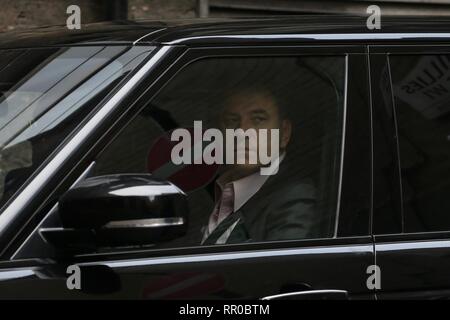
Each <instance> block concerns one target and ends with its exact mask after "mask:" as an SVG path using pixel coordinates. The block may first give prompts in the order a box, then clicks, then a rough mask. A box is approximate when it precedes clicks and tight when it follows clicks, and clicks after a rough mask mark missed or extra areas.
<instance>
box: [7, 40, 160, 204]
mask: <svg viewBox="0 0 450 320" xmlns="http://www.w3.org/2000/svg"><path fill="white" fill-rule="evenodd" d="M152 51H153V48H151V47H131V48H130V47H125V46H79V47H66V48H36V49H13V50H0V208H1V207H2V206H3V205H4V204H5V203H6V202H7V201H8V200H9V199H11V197H12V196H13V195H14V194H15V193H16V192H17V190H18V189H19V188H20V187H21V186H23V185H24V184H25V182H26V181H27V179H28V178H29V177H30V176H31V175H32V174H33V172H34V171H36V169H37V168H38V167H39V165H41V164H42V162H43V161H44V160H45V159H46V158H47V157H48V156H49V155H50V154H51V152H52V151H54V150H55V148H56V147H57V146H58V145H59V144H60V143H61V142H62V140H63V139H64V138H65V137H66V136H67V135H68V134H69V133H70V132H71V131H72V130H73V129H74V128H75V126H76V125H77V124H79V123H80V121H81V120H82V119H83V118H84V117H85V116H86V115H87V114H88V113H89V112H90V111H91V110H92V109H93V108H94V107H95V106H96V105H98V103H99V102H100V101H101V100H102V99H103V98H105V96H106V95H107V94H108V93H109V92H110V91H111V90H112V89H113V88H114V87H115V86H116V85H117V84H118V82H119V81H120V80H121V79H122V78H123V77H124V76H125V75H126V74H127V73H129V72H130V71H132V70H133V69H134V68H135V67H136V66H138V65H139V63H141V62H142V61H143V59H144V58H146V57H147V56H148V55H149V54H150V53H151V52H152ZM0 212H1V211H0Z"/></svg>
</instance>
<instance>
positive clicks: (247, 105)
mask: <svg viewBox="0 0 450 320" xmlns="http://www.w3.org/2000/svg"><path fill="white" fill-rule="evenodd" d="M220 126H221V129H222V131H223V133H224V136H226V135H225V129H242V130H244V131H246V130H248V129H255V130H256V133H257V140H256V141H255V142H256V143H249V140H246V141H245V142H246V143H245V150H243V149H239V148H238V146H237V144H236V143H235V148H234V152H235V156H236V157H241V158H244V157H245V164H235V165H232V166H231V167H233V168H234V169H235V170H242V171H245V172H248V173H250V172H253V171H256V170H257V169H258V168H259V167H261V163H260V161H259V160H260V159H259V152H258V151H259V148H258V146H260V145H261V144H260V143H264V144H266V146H267V150H268V154H269V155H270V154H272V150H271V134H270V129H278V130H279V146H280V150H279V153H280V152H282V151H283V150H284V149H285V148H286V146H287V144H288V143H289V138H290V134H291V123H290V121H289V120H286V119H281V117H280V111H279V107H278V105H277V103H276V101H275V100H274V98H273V97H272V96H271V95H270V94H268V93H264V92H246V93H239V94H236V95H233V96H231V97H229V98H228V99H227V100H226V101H225V106H224V108H223V111H222V113H221V116H220ZM259 129H267V141H264V142H262V140H261V141H260V140H259ZM227 143H229V142H228V141H227ZM225 150H226V148H225ZM252 153H253V156H254V157H256V158H257V163H256V164H250V154H252Z"/></svg>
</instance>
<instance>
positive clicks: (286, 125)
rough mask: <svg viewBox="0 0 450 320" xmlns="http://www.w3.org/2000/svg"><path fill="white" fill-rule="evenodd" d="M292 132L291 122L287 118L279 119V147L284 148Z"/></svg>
mask: <svg viewBox="0 0 450 320" xmlns="http://www.w3.org/2000/svg"><path fill="white" fill-rule="evenodd" d="M291 134H292V123H291V121H290V120H288V119H284V120H282V121H281V139H280V149H286V147H287V145H288V144H289V140H290V139H291Z"/></svg>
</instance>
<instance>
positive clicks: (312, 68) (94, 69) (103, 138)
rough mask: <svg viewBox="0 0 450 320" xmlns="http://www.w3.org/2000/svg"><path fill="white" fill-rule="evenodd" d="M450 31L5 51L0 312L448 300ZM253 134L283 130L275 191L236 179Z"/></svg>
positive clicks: (360, 26)
mask: <svg viewBox="0 0 450 320" xmlns="http://www.w3.org/2000/svg"><path fill="white" fill-rule="evenodd" d="M448 30H450V20H445V19H438V18H424V17H422V18H420V19H419V18H382V21H381V29H374V30H369V29H368V28H367V26H366V18H365V17H344V16H342V17H338V16H320V17H317V16H304V17H284V18H267V19H264V18H259V19H228V20H227V19H222V20H203V21H201V22H199V21H195V20H194V21H174V22H148V23H143V22H142V23H117V24H97V25H95V24H94V25H86V26H83V27H82V29H81V30H67V29H66V28H64V27H60V28H59V27H58V28H57V27H49V28H41V29H36V30H33V31H20V32H9V33H4V34H1V35H0V298H1V299H30V298H38V299H42V298H48V299H90V298H113V299H115V298H136V299H141V298H144V299H287V298H288V299H347V298H348V299H391V298H395V299H397V298H420V299H437V298H448V297H450V271H449V270H450V240H449V237H450V33H449V32H448ZM238 129H243V130H242V131H244V129H245V130H247V129H258V130H260V131H258V132H259V133H261V132H264V133H267V132H269V131H270V133H272V132H276V134H277V136H271V138H270V139H269V140H270V143H276V145H275V146H279V149H278V148H277V149H275V148H274V147H273V146H274V144H271V146H272V147H271V148H269V149H270V151H271V152H272V153H271V154H272V155H273V152H275V150H279V151H280V152H279V153H278V155H277V157H273V156H272V155H271V156H270V157H269V160H270V161H271V162H269V163H273V161H275V160H276V161H277V167H276V169H275V171H270V172H269V173H265V174H264V173H263V171H261V172H260V171H258V170H256V169H255V168H258V169H262V168H263V166H262V160H261V159H262V155H263V154H261V152H260V151H259V153H257V156H255V157H257V159H258V160H257V161H256V164H254V166H250V167H249V168H250V169H249V168H246V169H245V170H247V171H246V172H249V175H243V174H239V175H232V174H228V173H229V172H232V173H233V172H244V171H245V170H244V171H242V170H243V169H242V168H243V167H242V164H239V163H238V161H237V162H236V163H234V162H233V161H234V160H235V158H234V155H235V153H236V154H237V153H239V152H237V151H236V149H230V150H228V149H226V148H225V147H224V146H228V145H229V142H230V141H235V138H236V137H237V136H232V135H231V136H230V137H231V138H230V139H231V140H226V141H225V140H223V141H219V140H220V139H219V138H222V135H221V134H222V133H223V132H225V133H227V134H228V132H231V133H230V134H233V133H236V132H237V130H238ZM227 130H234V131H227ZM244 133H245V132H244ZM228 138H229V137H228V136H227V135H225V137H224V139H228ZM263 138H264V136H261V135H259V136H258V141H262V139H263ZM265 138H266V140H267V136H266V137H265ZM183 139H184V140H183ZM246 139H250V137H249V136H247V137H246ZM255 141H256V140H255ZM213 142H214V143H217V144H215V145H213ZM258 143H259V142H258ZM278 143H279V145H278ZM261 145H262V144H260V146H261ZM215 146H216V147H217V146H219V147H223V148H222V151H224V154H226V156H227V157H228V155H230V154H231V155H232V157H230V159H233V160H232V161H230V162H228V161H224V160H223V157H222V156H224V154H220V151H221V149H220V148H219V147H218V148H215ZM265 147H267V145H265ZM174 149H177V150H178V151H179V152H178V153H175V156H176V157H175V158H176V161H175V160H174ZM213 149H214V150H213ZM225 149H226V150H225ZM250 149H251V148H246V149H245V152H244V153H243V154H244V156H245V157H247V158H250V155H251V154H252V152H253V151H252V150H250ZM180 150H181V151H182V152H181V151H180ZM191 151H192V152H191ZM254 152H256V151H254ZM277 152H278V151H277ZM255 154H256V153H255ZM266 155H267V154H266ZM247 158H246V159H247ZM266 158H267V157H266ZM227 159H228V158H227ZM265 164H267V162H266V163H265ZM239 165H240V166H239ZM229 168H234V169H233V170H235V171H233V170H231V169H229ZM236 168H238V169H239V170H238V169H236ZM264 168H267V167H264ZM241 169H242V170H241ZM228 170H231V171H228ZM236 170H237V171H236ZM250 173H251V174H250ZM224 177H226V179H225V178H224ZM222 182H223V183H222ZM227 187H229V188H227ZM228 191H230V192H231V193H226V192H228ZM225 194H227V197H225ZM225 198H226V199H228V202H226V201H225ZM230 199H231V200H230Z"/></svg>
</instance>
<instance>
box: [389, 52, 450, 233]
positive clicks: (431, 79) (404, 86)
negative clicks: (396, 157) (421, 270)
mask: <svg viewBox="0 0 450 320" xmlns="http://www.w3.org/2000/svg"><path fill="white" fill-rule="evenodd" d="M389 61H390V68H391V74H392V81H393V92H394V100H395V112H396V118H397V127H398V128H397V130H398V140H399V142H398V143H399V150H400V165H401V187H402V198H403V212H404V230H405V232H424V231H448V230H450V215H449V212H450V197H449V195H450V82H449V80H450V71H449V70H450V55H401V56H396V55H394V56H391V57H390V58H389Z"/></svg>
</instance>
